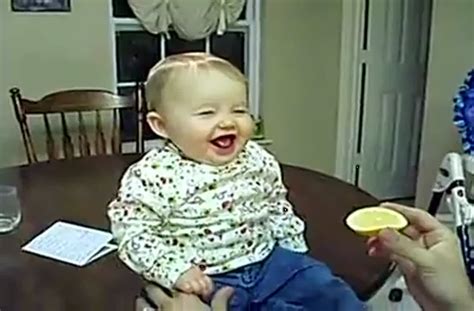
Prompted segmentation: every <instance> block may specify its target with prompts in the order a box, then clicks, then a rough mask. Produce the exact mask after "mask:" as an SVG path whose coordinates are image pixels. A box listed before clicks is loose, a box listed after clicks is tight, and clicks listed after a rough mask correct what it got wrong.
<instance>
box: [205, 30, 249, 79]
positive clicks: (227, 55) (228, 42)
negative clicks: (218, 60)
mask: <svg viewBox="0 0 474 311" xmlns="http://www.w3.org/2000/svg"><path fill="white" fill-rule="evenodd" d="M211 52H212V53H213V54H214V55H216V56H219V57H222V58H224V59H227V60H228V61H230V62H231V63H232V64H233V65H234V66H236V67H237V68H239V69H240V71H242V72H244V73H245V72H246V69H245V34H244V33H243V32H226V33H224V34H223V35H221V36H219V35H216V34H215V35H212V37H211Z"/></svg>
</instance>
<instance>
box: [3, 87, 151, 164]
mask: <svg viewBox="0 0 474 311" xmlns="http://www.w3.org/2000/svg"><path fill="white" fill-rule="evenodd" d="M10 95H11V99H12V103H13V106H14V110H15V115H16V118H17V120H18V123H19V125H20V130H21V134H22V138H23V143H24V146H25V150H26V156H27V159H28V163H35V162H38V155H37V153H36V149H35V146H34V144H33V140H32V136H31V131H30V128H29V123H28V117H29V116H31V115H42V117H43V123H44V127H45V131H46V152H47V156H48V160H54V159H60V158H66V159H70V158H73V157H75V156H77V155H78V156H80V157H83V156H89V155H93V154H95V155H99V154H106V153H121V137H120V116H119V110H120V109H133V111H134V116H136V119H137V122H136V124H137V129H136V133H137V135H136V148H135V149H136V150H135V151H136V152H139V153H141V152H143V145H144V141H143V126H144V115H145V113H146V111H145V109H146V105H144V104H143V103H144V100H143V99H144V96H143V86H142V85H141V84H138V83H137V85H136V88H135V92H134V94H132V95H129V96H121V95H117V94H114V93H112V92H110V91H107V90H93V89H90V90H89V89H78V90H64V91H59V92H55V93H51V94H48V95H46V96H44V97H43V98H41V99H40V100H37V101H35V100H31V99H26V98H23V97H22V96H21V92H20V90H19V89H18V88H12V89H11V90H10ZM103 111H109V112H110V113H111V115H112V130H111V133H110V135H109V137H110V139H107V138H106V134H105V133H104V124H103V121H102V119H103V117H102V116H101V112H103ZM86 112H93V113H94V112H95V133H94V135H93V136H94V139H93V140H89V138H88V130H87V126H86V123H85V120H84V119H85V118H84V115H83V114H84V113H86ZM66 114H67V115H68V116H69V115H70V114H75V115H77V136H78V137H77V146H76V147H75V146H74V143H73V139H72V137H71V134H70V133H71V132H72V131H71V129H70V127H69V126H68V118H66ZM51 115H59V117H60V123H61V129H62V138H61V140H62V142H61V144H62V152H61V151H60V148H58V147H57V146H58V145H59V144H57V143H56V141H55V139H54V135H53V131H52V129H51V120H50V116H51ZM108 150H109V151H108Z"/></svg>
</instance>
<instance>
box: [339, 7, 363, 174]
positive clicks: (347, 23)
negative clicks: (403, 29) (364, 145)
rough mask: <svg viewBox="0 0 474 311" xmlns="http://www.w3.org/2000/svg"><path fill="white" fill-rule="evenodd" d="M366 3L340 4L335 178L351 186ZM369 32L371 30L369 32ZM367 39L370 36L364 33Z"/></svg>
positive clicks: (354, 160) (354, 156) (356, 136)
mask: <svg viewBox="0 0 474 311" xmlns="http://www.w3.org/2000/svg"><path fill="white" fill-rule="evenodd" d="M365 5H366V1H364V0H343V1H342V30H341V56H340V65H339V66H340V67H339V101H338V115H337V144H336V165H335V172H334V173H335V175H336V176H337V177H338V178H340V179H342V180H344V181H347V182H350V183H354V182H355V176H354V172H355V171H354V169H355V164H356V160H357V155H356V147H357V139H358V128H357V127H358V122H357V121H358V119H359V115H360V111H359V98H360V85H359V84H360V83H359V80H358V79H357V77H358V73H359V71H360V67H359V60H360V58H361V55H360V54H361V49H360V48H361V44H362V37H363V31H364V29H363V23H362V22H363V19H364V11H365ZM368 31H370V29H368ZM367 36H369V34H367Z"/></svg>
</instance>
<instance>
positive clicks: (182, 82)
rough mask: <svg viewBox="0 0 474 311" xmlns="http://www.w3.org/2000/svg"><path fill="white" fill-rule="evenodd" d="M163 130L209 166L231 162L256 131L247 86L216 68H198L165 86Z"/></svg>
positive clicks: (180, 145) (188, 155) (187, 152)
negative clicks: (254, 130) (249, 107)
mask: <svg viewBox="0 0 474 311" xmlns="http://www.w3.org/2000/svg"><path fill="white" fill-rule="evenodd" d="M160 115H161V118H162V124H163V126H162V127H163V131H164V132H165V136H167V137H168V138H169V139H170V140H171V141H172V142H173V143H174V144H175V145H176V146H178V148H179V149H180V150H181V151H182V152H183V153H184V154H185V155H186V156H187V157H189V158H191V159H193V160H195V161H198V162H201V163H206V164H210V165H223V164H226V163H229V162H230V161H232V160H233V159H234V158H235V157H236V156H237V155H238V154H239V152H240V151H242V149H243V148H244V146H245V144H246V142H247V141H248V140H249V139H250V137H251V135H252V133H253V127H254V125H253V121H252V119H251V117H250V114H249V111H248V104H247V90H246V86H245V85H244V84H243V83H241V82H239V81H237V80H234V79H231V78H230V77H228V76H227V75H225V74H223V73H221V72H219V71H216V70H210V71H198V72H197V73H192V74H189V75H186V76H183V77H179V78H177V79H176V81H173V82H172V83H170V85H169V86H166V87H165V93H164V94H163V109H161V113H160Z"/></svg>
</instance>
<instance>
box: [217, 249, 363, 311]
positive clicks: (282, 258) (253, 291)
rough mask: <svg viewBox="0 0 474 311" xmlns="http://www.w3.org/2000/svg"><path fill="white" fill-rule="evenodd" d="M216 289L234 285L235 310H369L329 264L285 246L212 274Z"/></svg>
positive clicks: (231, 305) (231, 304)
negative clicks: (258, 258) (230, 269)
mask: <svg viewBox="0 0 474 311" xmlns="http://www.w3.org/2000/svg"><path fill="white" fill-rule="evenodd" d="M211 277H212V279H213V281H214V284H215V290H216V291H217V290H218V289H219V288H222V287H224V286H231V287H233V288H234V295H233V297H232V300H231V301H230V305H229V307H230V308H229V309H230V310H232V311H234V310H252V311H253V310H262V311H266V310H275V311H279V310H288V311H292V310H299V311H302V310H311V311H313V310H322V311H332V310H337V311H346V310H347V311H359V310H365V309H366V307H365V304H364V303H363V302H361V301H360V300H359V299H358V298H357V296H356V295H355V293H354V292H353V291H352V289H351V288H350V287H349V286H348V285H347V284H346V283H345V282H344V281H342V280H341V279H340V278H337V277H335V276H334V275H333V274H332V273H331V271H330V270H329V269H328V267H327V266H326V265H324V264H323V263H321V262H318V261H316V260H315V259H313V258H311V257H309V256H307V255H305V254H300V253H295V252H292V251H289V250H286V249H284V248H281V247H278V246H277V247H275V249H274V250H273V252H272V253H271V254H270V255H269V256H268V257H267V258H266V259H264V260H263V261H261V262H258V263H254V264H251V265H248V266H245V267H242V268H239V269H236V270H233V271H230V272H228V273H223V274H217V275H213V276H211Z"/></svg>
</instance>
